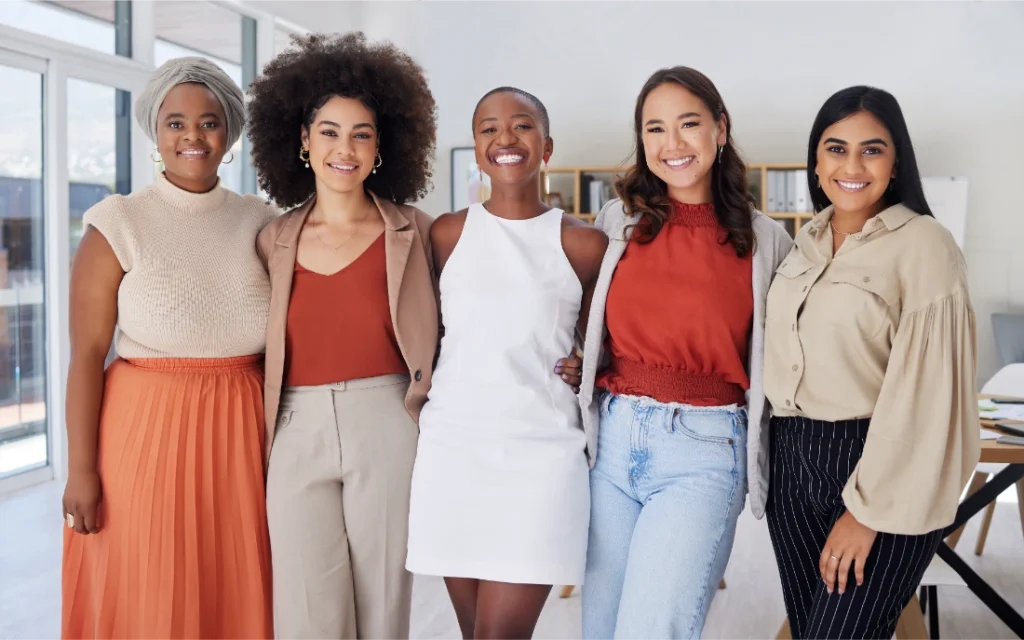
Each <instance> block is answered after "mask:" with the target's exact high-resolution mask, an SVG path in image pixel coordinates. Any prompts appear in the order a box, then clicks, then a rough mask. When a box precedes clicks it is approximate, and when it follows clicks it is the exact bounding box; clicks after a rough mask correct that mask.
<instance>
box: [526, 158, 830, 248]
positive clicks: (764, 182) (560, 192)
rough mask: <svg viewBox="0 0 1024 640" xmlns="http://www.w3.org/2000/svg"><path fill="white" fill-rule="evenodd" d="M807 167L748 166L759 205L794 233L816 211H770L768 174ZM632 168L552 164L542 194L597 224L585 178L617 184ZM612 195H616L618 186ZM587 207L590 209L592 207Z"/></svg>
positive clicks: (754, 194) (787, 165)
mask: <svg viewBox="0 0 1024 640" xmlns="http://www.w3.org/2000/svg"><path fill="white" fill-rule="evenodd" d="M806 168H807V165H804V164H798V163H791V164H790V163H769V164H751V165H747V182H748V188H749V189H750V194H751V195H752V196H753V197H754V202H755V206H757V208H758V209H759V210H760V211H762V212H764V213H765V215H767V216H769V217H771V218H774V219H775V220H778V221H779V222H781V223H782V224H783V225H784V226H785V227H786V230H787V231H789V233H790V235H793V236H795V235H796V234H797V232H798V231H800V227H802V226H803V225H804V224H806V223H807V222H808V221H809V220H810V219H811V218H813V217H814V212H813V211H768V208H769V206H768V175H769V173H770V172H773V171H801V170H805V169H806ZM628 169H629V167H628V166H580V167H548V169H547V172H546V176H545V179H544V180H542V181H541V191H542V192H543V193H542V194H541V195H542V197H543V198H544V201H545V202H547V203H548V204H550V205H552V206H558V207H560V208H561V209H564V210H565V211H566V213H569V214H572V215H574V216H576V217H577V218H579V219H581V220H584V221H586V222H589V223H593V221H594V218H595V217H596V215H597V210H591V211H581V210H580V208H581V202H585V201H586V200H587V198H583V197H581V196H582V195H583V194H582V193H581V191H582V185H583V182H584V179H585V177H591V178H596V179H601V180H605V181H607V184H609V185H613V184H614V182H615V180H616V179H618V178H620V177H622V176H623V175H625V173H626V171H627V170H628ZM609 197H611V198H614V197H616V196H615V194H614V188H612V191H611V193H610V194H609ZM587 208H588V209H590V207H587ZM597 209H599V207H598V208H597Z"/></svg>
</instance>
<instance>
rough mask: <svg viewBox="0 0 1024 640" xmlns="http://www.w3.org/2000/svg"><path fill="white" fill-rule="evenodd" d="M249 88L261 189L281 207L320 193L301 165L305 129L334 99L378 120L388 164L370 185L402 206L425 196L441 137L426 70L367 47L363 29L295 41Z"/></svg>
mask: <svg viewBox="0 0 1024 640" xmlns="http://www.w3.org/2000/svg"><path fill="white" fill-rule="evenodd" d="M292 42H293V43H294V44H295V47H293V48H292V49H289V50H288V51H286V52H284V53H282V54H280V55H278V56H277V57H276V58H274V59H273V60H271V61H270V62H269V63H268V64H267V65H266V67H264V69H263V75H262V76H260V77H259V78H258V79H256V80H255V81H254V82H253V83H252V84H251V85H249V94H250V96H251V100H250V103H249V109H248V111H249V114H248V116H249V121H248V125H247V130H248V134H249V140H250V141H251V142H252V162H253V166H255V167H256V171H257V174H258V175H259V184H260V188H262V189H263V190H264V191H265V192H266V193H267V195H269V196H270V198H271V199H272V200H273V201H274V202H275V203H277V205H278V206H280V207H294V206H296V205H299V204H302V203H303V202H305V201H306V200H308V199H309V197H310V196H312V195H313V193H314V192H315V191H316V177H315V176H314V174H313V172H312V171H311V170H310V169H307V168H306V167H305V165H304V163H303V162H301V161H300V160H299V150H300V149H301V146H302V127H303V126H306V127H309V126H310V125H312V123H313V120H314V118H315V117H316V112H317V111H318V110H319V109H320V108H321V107H322V106H323V105H324V104H326V103H327V101H328V100H330V99H331V98H333V97H335V96H341V97H344V98H356V99H358V100H360V101H361V102H362V103H363V104H364V105H366V108H367V109H369V110H370V111H371V112H372V113H373V114H374V116H375V118H376V125H377V130H378V132H379V138H378V139H379V141H380V155H381V158H382V159H383V161H384V162H383V164H382V165H381V167H380V168H379V169H378V170H377V173H371V174H370V175H369V176H368V177H367V178H366V182H365V183H364V185H365V187H366V188H367V189H369V190H370V191H373V192H374V193H376V194H378V195H380V196H382V197H385V198H388V199H390V200H392V201H393V202H395V203H396V204H405V203H407V202H411V201H414V200H418V199H420V198H422V197H423V196H425V195H426V194H427V192H428V191H429V188H430V186H431V185H430V177H431V175H432V174H431V161H432V160H433V157H434V150H435V147H436V139H437V113H436V111H437V109H436V105H435V103H434V96H433V95H432V94H431V93H430V88H429V87H428V86H427V79H426V77H425V75H424V73H423V69H422V68H421V67H420V66H419V65H418V64H417V63H416V62H415V61H414V60H413V59H412V58H410V57H409V56H408V55H407V54H405V53H403V52H402V51H400V50H399V49H398V48H397V47H395V46H394V45H393V44H391V43H389V42H382V43H374V44H371V43H368V42H367V41H366V36H365V35H364V34H363V33H361V32H354V33H348V34H345V35H327V34H313V35H307V36H293V37H292Z"/></svg>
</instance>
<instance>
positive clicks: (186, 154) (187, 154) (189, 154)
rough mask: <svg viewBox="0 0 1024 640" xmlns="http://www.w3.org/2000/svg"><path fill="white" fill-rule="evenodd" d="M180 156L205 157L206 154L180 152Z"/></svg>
mask: <svg viewBox="0 0 1024 640" xmlns="http://www.w3.org/2000/svg"><path fill="white" fill-rule="evenodd" d="M181 155H183V156H205V155H206V152H205V151H182V152H181Z"/></svg>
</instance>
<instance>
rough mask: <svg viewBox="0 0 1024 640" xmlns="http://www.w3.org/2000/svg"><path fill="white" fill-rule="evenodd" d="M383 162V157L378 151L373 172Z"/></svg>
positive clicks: (375, 171)
mask: <svg viewBox="0 0 1024 640" xmlns="http://www.w3.org/2000/svg"><path fill="white" fill-rule="evenodd" d="M382 164H384V158H381V157H380V153H378V154H377V164H375V165H373V173H377V169H378V168H379V167H380V165H382Z"/></svg>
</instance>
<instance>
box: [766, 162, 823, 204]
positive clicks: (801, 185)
mask: <svg viewBox="0 0 1024 640" xmlns="http://www.w3.org/2000/svg"><path fill="white" fill-rule="evenodd" d="M766 207H767V211H765V213H810V212H812V211H813V210H814V205H813V203H812V202H811V191H810V189H808V188H807V171H806V170H804V169H793V170H778V169H770V170H769V171H768V199H767V202H766Z"/></svg>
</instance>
